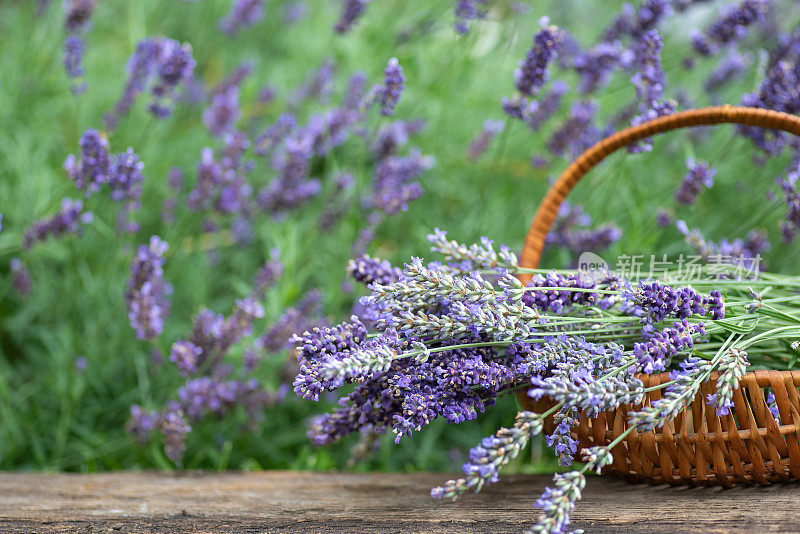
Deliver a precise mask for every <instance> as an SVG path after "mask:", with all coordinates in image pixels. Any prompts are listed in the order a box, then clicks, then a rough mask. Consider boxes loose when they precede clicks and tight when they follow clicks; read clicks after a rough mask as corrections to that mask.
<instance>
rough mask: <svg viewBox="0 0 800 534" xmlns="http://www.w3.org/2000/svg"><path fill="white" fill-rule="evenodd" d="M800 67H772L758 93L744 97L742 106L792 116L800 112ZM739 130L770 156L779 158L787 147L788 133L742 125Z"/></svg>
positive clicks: (783, 63)
mask: <svg viewBox="0 0 800 534" xmlns="http://www.w3.org/2000/svg"><path fill="white" fill-rule="evenodd" d="M798 87H800V65H798V64H797V63H796V62H794V61H792V62H790V61H783V60H782V61H778V62H777V63H776V64H775V65H774V66H772V67H771V68H769V69H768V70H767V72H766V74H765V77H764V80H763V81H762V82H761V85H760V86H759V90H758V92H757V93H747V94H745V95H743V96H742V105H745V106H752V107H759V108H766V109H773V110H775V111H783V112H786V113H789V114H793V115H794V114H797V113H800V89H798ZM738 128H739V131H740V132H741V133H742V134H743V135H745V136H746V137H749V138H750V139H751V140H752V141H753V144H755V145H756V146H757V147H758V148H760V149H761V150H763V151H764V152H766V153H767V154H768V155H777V154H779V153H780V151H781V150H782V149H783V147H784V146H786V144H787V136H786V134H785V132H780V131H776V130H766V129H763V128H756V127H753V126H739V127H738Z"/></svg>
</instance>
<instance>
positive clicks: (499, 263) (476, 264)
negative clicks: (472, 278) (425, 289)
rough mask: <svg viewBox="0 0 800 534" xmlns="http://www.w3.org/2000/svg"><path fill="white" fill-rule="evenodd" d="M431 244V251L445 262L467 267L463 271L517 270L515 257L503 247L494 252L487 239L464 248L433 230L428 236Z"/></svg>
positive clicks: (440, 232)
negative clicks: (440, 256) (441, 256)
mask: <svg viewBox="0 0 800 534" xmlns="http://www.w3.org/2000/svg"><path fill="white" fill-rule="evenodd" d="M428 241H429V242H430V244H431V251H433V252H438V253H439V254H441V255H443V256H444V258H445V260H446V261H448V262H452V263H454V264H460V265H468V266H469V267H468V268H467V269H465V270H467V271H471V270H476V269H507V270H508V271H509V272H516V270H517V269H518V268H519V264H518V262H517V256H516V254H514V253H513V252H511V250H510V249H509V248H508V247H507V246H505V245H501V246H500V251H499V252H496V251H495V250H494V247H493V242H492V241H491V240H490V239H489V238H488V237H482V238H481V244H480V245H478V244H477V243H475V244H472V245H470V246H469V247H466V246H465V245H462V244H460V243H458V242H456V241H448V240H447V232H445V231H443V230H440V229H438V228H434V230H433V233H432V234H429V235H428Z"/></svg>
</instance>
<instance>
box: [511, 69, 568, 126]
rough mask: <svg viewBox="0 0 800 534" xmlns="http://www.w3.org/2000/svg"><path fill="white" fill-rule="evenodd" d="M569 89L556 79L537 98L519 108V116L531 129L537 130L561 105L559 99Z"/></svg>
mask: <svg viewBox="0 0 800 534" xmlns="http://www.w3.org/2000/svg"><path fill="white" fill-rule="evenodd" d="M568 90H569V86H568V85H567V84H566V83H564V82H563V81H561V80H556V81H555V82H553V84H552V85H551V86H550V89H549V90H548V91H547V93H545V94H544V95H542V96H540V97H539V98H538V99H537V100H531V101H530V102H527V103H526V104H524V105H523V106H522V107H521V108H520V116H519V117H518V118H521V119H522V120H523V121H524V122H525V124H527V125H528V126H529V127H530V128H531V130H533V131H538V130H539V129H540V128H541V127H542V126H543V125H544V123H545V122H546V121H547V120H548V119H549V118H550V117H552V116H553V115H554V114H555V113H556V112H557V111H558V108H559V107H560V106H561V99H562V98H563V96H564V95H565V94H566V93H567V91H568Z"/></svg>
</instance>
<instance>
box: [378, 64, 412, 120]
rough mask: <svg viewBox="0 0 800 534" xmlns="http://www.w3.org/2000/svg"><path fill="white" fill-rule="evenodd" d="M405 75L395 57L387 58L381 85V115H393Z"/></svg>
mask: <svg viewBox="0 0 800 534" xmlns="http://www.w3.org/2000/svg"><path fill="white" fill-rule="evenodd" d="M405 83H406V77H405V76H404V75H403V67H401V66H400V63H399V62H398V61H397V58H396V57H393V58H391V59H390V60H389V63H388V64H387V65H386V70H385V72H384V78H383V87H382V88H381V115H386V116H391V115H394V108H395V106H397V102H398V101H399V100H400V95H401V94H403V88H404V87H405Z"/></svg>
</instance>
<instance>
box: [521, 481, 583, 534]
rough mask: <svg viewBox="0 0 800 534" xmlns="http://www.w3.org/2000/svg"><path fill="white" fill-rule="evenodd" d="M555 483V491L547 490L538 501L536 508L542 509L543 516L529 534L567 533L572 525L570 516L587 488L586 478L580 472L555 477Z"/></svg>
mask: <svg viewBox="0 0 800 534" xmlns="http://www.w3.org/2000/svg"><path fill="white" fill-rule="evenodd" d="M553 481H554V482H555V483H556V484H555V486H556V487H555V489H551V488H547V489H545V490H544V493H542V496H541V497H540V498H539V500H538V501H536V505H535V506H536V507H537V508H541V509H542V514H541V515H540V516H539V522H538V523H536V524H535V525H533V526H532V527H531V528H530V530H528V531H527V532H529V533H545V532H546V533H562V532H566V530H565V529H566V527H567V526H568V525H569V523H570V519H569V515H570V513H571V512H572V509H573V508H575V503H576V502H577V501H579V500H580V499H581V492H582V491H583V488H585V487H586V478H585V477H584V476H583V474H582V473H580V472H578V471H571V472H569V473H564V474H563V475H555V476H554V477H553Z"/></svg>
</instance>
